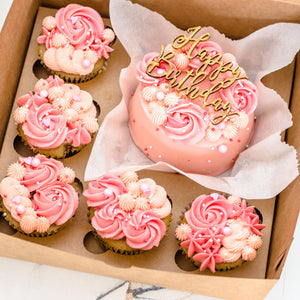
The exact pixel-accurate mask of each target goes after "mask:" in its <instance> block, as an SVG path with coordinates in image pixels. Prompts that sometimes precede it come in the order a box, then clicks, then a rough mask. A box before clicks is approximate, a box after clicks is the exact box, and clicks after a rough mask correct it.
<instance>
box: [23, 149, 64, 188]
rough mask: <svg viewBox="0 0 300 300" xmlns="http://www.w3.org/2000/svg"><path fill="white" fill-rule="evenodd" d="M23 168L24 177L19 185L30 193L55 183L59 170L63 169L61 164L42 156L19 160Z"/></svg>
mask: <svg viewBox="0 0 300 300" xmlns="http://www.w3.org/2000/svg"><path fill="white" fill-rule="evenodd" d="M20 161H21V163H23V164H24V166H25V168H26V169H25V175H24V177H23V180H21V184H23V185H24V186H25V187H26V188H27V189H28V190H29V191H30V192H33V191H34V190H36V189H41V188H43V187H45V186H47V185H48V184H49V183H50V182H53V181H56V180H57V177H58V175H59V170H60V169H62V168H63V164H62V162H60V161H58V160H55V159H52V158H50V159H49V158H46V157H45V156H44V155H40V154H38V155H36V156H35V157H34V158H32V157H27V158H25V159H24V158H20Z"/></svg>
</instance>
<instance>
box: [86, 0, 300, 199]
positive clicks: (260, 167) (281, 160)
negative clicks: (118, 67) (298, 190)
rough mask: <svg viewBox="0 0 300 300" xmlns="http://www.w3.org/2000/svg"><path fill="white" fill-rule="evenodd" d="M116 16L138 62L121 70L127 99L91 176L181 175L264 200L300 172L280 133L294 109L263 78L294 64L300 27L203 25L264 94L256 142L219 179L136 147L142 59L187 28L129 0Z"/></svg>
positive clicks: (107, 129) (101, 139)
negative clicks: (236, 32)
mask: <svg viewBox="0 0 300 300" xmlns="http://www.w3.org/2000/svg"><path fill="white" fill-rule="evenodd" d="M110 17H111V22H112V26H113V28H114V30H115V32H116V35H117V36H118V39H119V40H120V41H121V43H122V44H123V46H124V47H125V49H126V51H127V52H128V54H129V55H130V57H131V63H130V65H129V66H128V67H127V68H126V69H123V70H122V71H121V74H120V87H121V90H122V94H123V98H122V100H121V102H120V104H119V105H118V106H117V107H116V108H115V109H113V110H112V111H111V112H110V113H109V114H108V115H107V116H106V118H105V120H104V122H103V123H102V126H101V128H100V130H99V132H98V135H97V138H96V140H95V143H94V147H93V149H92V152H91V155H90V158H89V161H88V164H87V167H86V171H85V180H94V179H96V178H97V177H98V176H100V175H102V174H104V173H108V172H109V173H114V174H119V173H120V172H122V171H124V170H126V169H130V170H136V171H137V170H140V169H152V170H159V171H166V172H178V173H181V174H183V175H185V176H187V177H189V178H190V179H192V180H194V181H196V182H197V183H199V184H201V185H203V186H205V187H207V188H211V189H214V190H217V191H222V192H226V193H230V194H235V195H239V196H241V197H243V198H247V199H264V198H271V197H273V196H275V195H277V194H278V193H280V192H281V191H282V190H283V189H284V188H285V187H286V186H287V185H288V184H289V183H290V182H292V181H293V180H294V179H295V178H296V177H297V175H298V162H297V154H296V150H295V149H294V147H292V146H289V145H287V144H286V143H283V142H281V137H280V133H281V132H282V131H284V130H285V129H287V128H288V127H290V126H291V125H292V116H291V113H290V111H289V109H288V106H287V104H286V103H285V102H284V100H283V99H282V98H281V97H280V95H278V94H277V93H276V91H274V90H272V89H269V88H267V87H265V86H264V85H263V84H262V83H261V81H260V80H261V78H262V77H263V76H265V75H267V74H269V73H271V72H273V71H275V70H278V69H280V68H282V67H284V66H286V65H288V64H289V63H291V62H292V60H293V58H294V56H295V55H296V53H297V52H298V50H299V48H300V25H299V24H291V23H278V24H274V25H270V26H267V27H265V28H262V29H260V30H258V31H256V32H254V33H252V34H250V35H249V36H247V37H246V38H244V39H241V40H236V41H232V40H230V39H228V38H226V37H225V36H224V35H223V34H221V33H219V32H218V31H217V30H215V29H213V28H211V27H206V28H202V29H201V31H200V33H199V35H200V34H202V33H205V32H209V33H210V34H211V40H212V41H215V42H217V43H219V44H220V45H221V47H222V48H223V51H224V52H230V53H232V54H233V55H235V57H236V58H237V61H238V63H239V65H240V66H242V67H243V68H244V69H245V71H246V73H247V75H248V77H249V79H250V80H251V81H253V82H254V83H255V84H256V85H257V87H258V92H259V104H258V107H257V109H256V113H255V114H256V118H257V119H256V126H255V133H254V136H253V138H252V140H251V143H250V147H249V148H248V149H247V150H245V151H244V152H242V153H241V154H240V155H239V157H238V159H237V160H236V162H235V165H234V166H233V167H232V168H231V169H230V170H228V171H226V172H225V173H223V174H221V175H219V176H217V177H212V176H206V175H200V174H190V173H184V172H183V171H181V170H179V169H177V168H175V167H173V166H171V165H169V164H166V163H163V162H159V163H154V162H152V161H151V160H149V159H148V158H147V157H146V155H145V154H144V153H143V152H142V151H141V150H140V149H139V148H137V147H136V145H135V144H134V142H133V141H132V139H131V137H130V133H129V128H128V125H127V122H128V111H127V106H128V103H129V101H130V98H131V94H132V93H134V91H135V89H136V87H137V85H138V80H137V79H136V74H135V66H136V64H137V63H138V61H140V60H141V59H142V58H143V56H144V55H145V54H146V53H148V52H151V51H156V52H159V50H160V46H161V45H166V44H168V43H170V42H171V41H172V40H173V38H174V37H175V36H177V35H178V34H180V33H182V31H181V30H180V29H178V28H176V27H175V26H174V25H172V24H171V23H170V22H168V21H167V20H165V19H164V18H163V17H162V16H161V15H159V14H158V13H156V12H153V11H150V10H148V9H146V8H144V7H142V6H140V5H138V4H132V3H131V2H130V1H126V0H111V1H110Z"/></svg>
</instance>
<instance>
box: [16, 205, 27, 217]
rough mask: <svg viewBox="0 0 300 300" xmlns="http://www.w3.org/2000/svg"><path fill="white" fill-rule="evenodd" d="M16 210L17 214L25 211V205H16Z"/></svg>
mask: <svg viewBox="0 0 300 300" xmlns="http://www.w3.org/2000/svg"><path fill="white" fill-rule="evenodd" d="M16 212H17V214H18V215H21V214H23V213H24V212H25V206H24V205H22V204H20V205H18V206H17V207H16Z"/></svg>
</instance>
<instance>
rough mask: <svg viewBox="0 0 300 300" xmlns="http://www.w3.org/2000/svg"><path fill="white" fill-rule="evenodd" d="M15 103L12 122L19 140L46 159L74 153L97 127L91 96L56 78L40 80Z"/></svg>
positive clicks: (84, 143) (90, 136) (87, 141)
mask: <svg viewBox="0 0 300 300" xmlns="http://www.w3.org/2000/svg"><path fill="white" fill-rule="evenodd" d="M17 104H18V106H19V107H18V108H17V109H16V110H15V111H14V119H15V121H16V122H17V123H18V129H19V133H20V135H21V137H22V139H23V140H24V142H26V143H28V145H29V146H30V147H31V148H32V149H33V151H35V152H39V153H41V154H45V155H47V156H51V157H58V158H62V157H65V156H68V155H69V154H72V153H75V152H78V151H79V150H80V149H81V148H82V147H83V146H84V145H87V144H88V143H90V142H91V138H92V135H93V134H94V133H95V132H96V131H97V130H98V128H99V125H98V121H97V119H96V114H97V110H96V107H95V105H94V103H93V99H92V96H91V95H90V94H89V93H88V92H86V91H83V90H81V89H80V88H79V87H78V86H76V85H74V84H65V83H64V81H63V80H62V79H60V78H58V77H57V76H55V77H52V76H50V77H49V78H47V79H46V80H45V79H40V80H39V81H38V82H37V83H36V85H35V87H34V92H33V93H32V92H28V93H27V94H26V95H24V96H21V97H20V98H18V99H17Z"/></svg>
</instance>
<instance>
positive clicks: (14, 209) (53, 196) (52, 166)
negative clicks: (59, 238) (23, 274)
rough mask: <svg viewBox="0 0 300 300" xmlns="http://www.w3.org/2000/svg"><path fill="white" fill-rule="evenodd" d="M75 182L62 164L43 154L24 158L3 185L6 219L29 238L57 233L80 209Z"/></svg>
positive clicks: (9, 169) (2, 204)
mask: <svg viewBox="0 0 300 300" xmlns="http://www.w3.org/2000/svg"><path fill="white" fill-rule="evenodd" d="M74 179H75V173H74V171H73V170H72V169H70V168H68V167H64V165H63V164H62V163H61V162H60V161H57V160H55V159H52V158H50V159H49V158H46V157H45V156H44V155H40V154H38V155H36V156H34V157H25V158H24V157H21V158H20V159H19V162H16V163H13V164H12V165H10V166H9V167H8V170H7V177H5V178H4V179H3V180H2V181H1V183H0V194H1V206H2V211H3V216H4V218H5V219H6V220H7V221H8V222H9V224H10V226H12V227H13V228H14V229H16V230H17V231H19V232H21V233H23V234H26V235H29V236H39V237H43V236H49V235H52V234H54V233H56V232H57V231H59V230H61V229H63V228H64V227H65V226H66V225H67V224H68V223H70V222H71V220H72V217H73V216H74V214H75V211H76V209H77V207H78V194H77V192H76V189H75V188H76V184H75V182H74ZM74 187H75V188H74Z"/></svg>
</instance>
